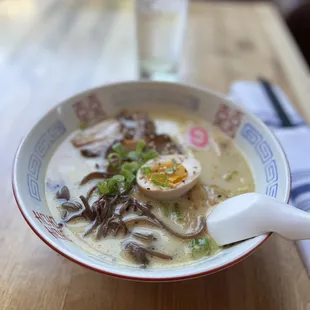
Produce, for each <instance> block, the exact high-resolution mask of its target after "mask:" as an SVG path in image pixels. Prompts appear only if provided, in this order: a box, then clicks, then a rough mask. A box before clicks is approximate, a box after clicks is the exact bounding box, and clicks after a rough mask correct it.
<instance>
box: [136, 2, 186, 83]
mask: <svg viewBox="0 0 310 310" xmlns="http://www.w3.org/2000/svg"><path fill="white" fill-rule="evenodd" d="M187 7H188V0H135V20H136V31H137V52H138V64H139V74H140V78H143V79H155V80H176V79H177V75H178V71H179V67H180V60H181V55H182V43H183V37H184V33H185V27H186V19H187Z"/></svg>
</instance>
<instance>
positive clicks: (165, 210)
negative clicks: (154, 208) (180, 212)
mask: <svg viewBox="0 0 310 310" xmlns="http://www.w3.org/2000/svg"><path fill="white" fill-rule="evenodd" d="M160 210H161V213H162V214H163V215H164V216H165V217H168V216H169V215H170V210H169V207H168V206H167V205H161V206H160Z"/></svg>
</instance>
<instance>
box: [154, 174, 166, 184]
mask: <svg viewBox="0 0 310 310" xmlns="http://www.w3.org/2000/svg"><path fill="white" fill-rule="evenodd" d="M151 180H152V183H154V184H155V185H158V186H162V187H166V186H167V185H168V181H169V180H168V177H167V176H166V175H165V174H153V175H152V179H151Z"/></svg>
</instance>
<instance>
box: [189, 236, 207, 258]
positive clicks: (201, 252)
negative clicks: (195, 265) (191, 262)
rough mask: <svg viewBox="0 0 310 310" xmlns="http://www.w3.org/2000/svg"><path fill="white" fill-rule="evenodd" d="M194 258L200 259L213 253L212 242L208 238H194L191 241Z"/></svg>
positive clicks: (190, 245)
mask: <svg viewBox="0 0 310 310" xmlns="http://www.w3.org/2000/svg"><path fill="white" fill-rule="evenodd" d="M189 247H190V248H191V250H192V256H193V258H194V259H199V258H201V257H204V256H209V255H210V254H211V244H210V241H209V239H208V238H200V239H193V240H191V241H190V243H189Z"/></svg>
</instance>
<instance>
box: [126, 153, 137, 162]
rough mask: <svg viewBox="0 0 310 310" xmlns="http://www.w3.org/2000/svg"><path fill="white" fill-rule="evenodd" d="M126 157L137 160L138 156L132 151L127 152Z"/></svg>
mask: <svg viewBox="0 0 310 310" xmlns="http://www.w3.org/2000/svg"><path fill="white" fill-rule="evenodd" d="M127 158H128V159H131V160H135V161H137V160H139V157H138V155H137V153H136V152H134V151H131V152H129V153H128V154H127Z"/></svg>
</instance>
